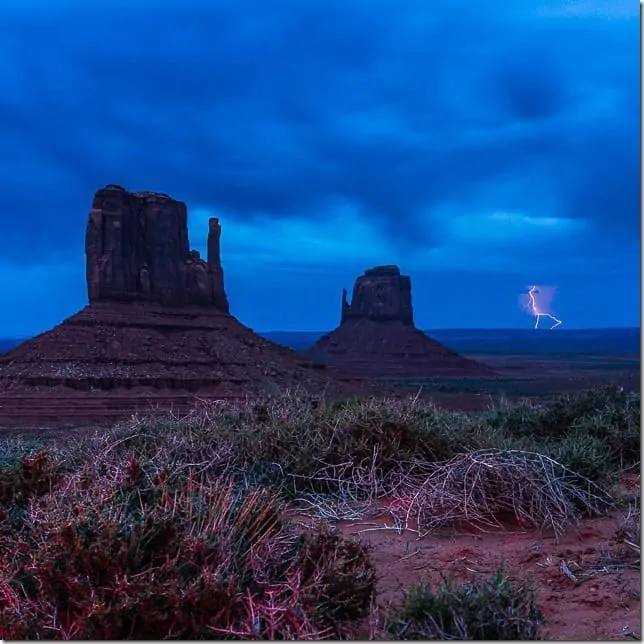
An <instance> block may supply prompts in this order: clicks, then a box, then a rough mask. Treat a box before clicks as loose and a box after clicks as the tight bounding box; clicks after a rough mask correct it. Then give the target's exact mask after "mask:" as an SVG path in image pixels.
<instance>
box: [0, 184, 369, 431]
mask: <svg viewBox="0 0 644 644" xmlns="http://www.w3.org/2000/svg"><path fill="white" fill-rule="evenodd" d="M220 234H221V227H220V225H219V222H218V221H217V219H210V222H209V230H208V253H207V258H206V260H203V259H201V258H200V256H199V253H198V252H196V251H193V250H190V247H189V241H188V226H187V211H186V206H185V204H183V203H182V202H180V201H176V200H175V199H172V198H171V197H169V196H168V195H165V194H158V193H153V192H135V193H133V192H128V191H127V190H125V189H124V188H121V187H120V186H116V185H108V186H107V187H105V188H103V189H101V190H98V192H96V194H95V195H94V199H93V202H92V208H91V211H90V213H89V217H88V222H87V229H86V238H85V251H86V257H87V264H86V270H87V291H88V298H89V305H88V306H86V307H85V308H84V309H82V310H81V311H80V312H78V313H76V314H75V315H73V316H71V317H70V318H68V319H66V320H64V321H63V322H62V323H61V324H59V325H58V326H56V327H54V328H53V329H51V330H50V331H47V332H46V333H43V334H41V335H39V336H36V337H35V338H33V339H31V340H29V341H27V342H24V343H23V344H21V345H19V346H18V347H16V348H15V349H13V350H11V351H9V352H8V353H6V354H4V355H1V356H0V427H23V426H24V427H27V426H39V427H42V426H47V425H50V424H51V425H58V424H61V423H65V424H66V423H69V424H78V423H80V422H91V421H97V422H98V421H114V420H116V419H118V418H122V417H126V416H128V415H130V414H132V413H134V412H136V411H142V412H148V411H149V409H150V405H152V406H156V407H159V408H172V409H174V410H176V411H178V412H183V411H187V410H189V409H190V408H192V406H193V405H194V403H195V400H196V399H195V397H196V396H197V397H199V398H204V399H217V400H219V399H222V400H228V399H241V398H245V397H254V396H257V395H265V394H270V393H277V392H279V391H284V390H285V389H288V390H291V391H293V390H295V389H297V388H299V389H304V390H305V391H310V392H322V391H324V392H325V394H326V395H327V396H339V397H345V396H351V395H353V394H360V393H364V392H365V386H364V385H362V384H360V383H358V382H357V381H353V382H351V381H350V379H349V380H345V381H341V379H336V378H334V377H332V376H333V375H338V374H337V373H336V372H334V371H333V369H331V370H329V369H323V370H319V369H316V370H313V369H311V368H310V367H309V366H308V365H307V363H306V362H305V361H304V360H303V358H302V356H301V355H299V354H297V353H296V352H295V351H292V350H291V349H287V348H285V347H282V346H280V345H278V344H275V343H273V342H270V341H268V340H266V339H264V338H262V337H260V336H259V335H257V334H256V333H254V332H253V331H252V330H251V329H249V328H248V327H246V326H244V325H243V324H241V323H240V322H239V321H238V320H237V319H236V318H234V317H233V316H232V315H230V313H229V304H228V298H227V297H226V292H225V289H224V276H223V270H222V266H221V260H220V253H219V238H220ZM367 391H368V390H367Z"/></svg>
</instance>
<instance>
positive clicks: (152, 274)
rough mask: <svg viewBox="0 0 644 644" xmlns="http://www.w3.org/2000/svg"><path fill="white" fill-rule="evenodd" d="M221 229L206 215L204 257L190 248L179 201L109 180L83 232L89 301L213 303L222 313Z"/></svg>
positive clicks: (97, 196) (224, 302) (225, 308)
mask: <svg viewBox="0 0 644 644" xmlns="http://www.w3.org/2000/svg"><path fill="white" fill-rule="evenodd" d="M220 235H221V227H220V226H219V222H218V220H217V219H214V218H213V219H210V222H209V231H208V258H207V261H204V260H202V259H201V258H200V257H199V253H198V252H197V251H194V250H193V251H191V250H190V248H189V242H188V223H187V212H186V206H185V204H184V203H182V202H180V201H176V200H175V199H172V198H170V197H169V196H168V195H164V194H156V193H150V192H137V193H132V192H128V191H127V190H124V189H123V188H121V187H120V186H114V185H109V186H107V187H106V188H103V189H101V190H99V191H98V192H96V194H95V195H94V201H93V203H92V209H91V211H90V213H89V219H88V222H87V230H86V235H85V253H86V256H87V292H88V296H89V301H90V304H91V303H94V302H109V301H120V302H124V301H147V302H157V303H160V304H167V305H175V306H182V305H200V306H215V307H217V308H218V309H220V310H222V311H224V312H226V313H227V312H228V309H229V307H228V298H227V297H226V292H225V290H224V276H223V270H222V268H221V259H220V255H219V237H220Z"/></svg>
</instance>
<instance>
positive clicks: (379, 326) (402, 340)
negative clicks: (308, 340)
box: [308, 266, 495, 378]
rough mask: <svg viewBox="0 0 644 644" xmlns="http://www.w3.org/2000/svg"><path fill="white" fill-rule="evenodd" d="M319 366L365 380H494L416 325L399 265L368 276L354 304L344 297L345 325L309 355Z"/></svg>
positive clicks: (407, 284)
mask: <svg viewBox="0 0 644 644" xmlns="http://www.w3.org/2000/svg"><path fill="white" fill-rule="evenodd" d="M308 354H309V356H310V357H311V359H312V360H314V361H319V362H322V363H324V364H330V365H334V366H336V367H338V368H340V369H342V371H343V372H345V373H348V374H352V375H355V376H360V377H364V378H407V377H410V378H411V377H441V376H445V377H451V376H456V377H458V376H493V375H495V373H494V371H493V370H492V369H490V368H489V367H488V366H487V365H484V364H482V363H480V362H476V361H475V360H470V359H468V358H464V357H463V356H460V355H459V354H457V353H455V352H454V351H452V350H451V349H448V348H447V347H446V346H444V345H442V344H440V343H439V342H436V340H432V339H431V338H430V337H429V336H427V335H426V334H425V333H423V332H422V331H420V330H419V329H417V328H416V327H415V326H414V313H413V308H412V302H411V280H410V279H409V277H408V276H406V275H401V274H400V269H399V268H398V267H397V266H378V267H376V268H372V269H369V270H367V271H365V273H364V275H362V276H361V277H359V278H358V279H357V280H356V283H355V286H354V287H353V298H352V301H351V304H349V303H348V302H347V292H346V290H343V292H342V317H341V322H340V326H339V327H338V328H337V329H335V330H334V331H332V332H331V333H327V334H326V335H324V336H323V337H322V338H320V340H318V342H317V343H316V344H315V346H314V347H313V348H312V349H311V350H310V351H309V352H308Z"/></svg>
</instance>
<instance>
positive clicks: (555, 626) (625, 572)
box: [302, 512, 641, 641]
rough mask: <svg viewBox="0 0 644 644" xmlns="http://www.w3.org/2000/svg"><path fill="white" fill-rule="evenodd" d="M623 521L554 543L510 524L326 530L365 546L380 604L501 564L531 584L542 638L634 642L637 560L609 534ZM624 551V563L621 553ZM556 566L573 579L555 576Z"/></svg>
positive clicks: (593, 525)
mask: <svg viewBox="0 0 644 644" xmlns="http://www.w3.org/2000/svg"><path fill="white" fill-rule="evenodd" d="M622 516H623V513H622V512H615V513H614V514H613V515H611V516H610V517H607V518H601V519H584V520H581V521H580V523H579V525H578V526H576V527H573V528H571V529H569V530H568V531H567V532H566V534H564V535H563V536H562V537H560V538H559V539H558V540H557V539H556V538H555V537H554V536H553V535H539V534H537V533H535V532H528V531H524V530H521V529H520V527H519V526H518V525H512V524H511V523H506V524H505V525H504V526H503V527H500V528H499V529H498V530H496V529H495V530H492V531H490V530H489V529H487V530H486V531H485V532H482V531H481V530H480V529H474V528H471V527H470V528H468V527H466V526H461V527H460V528H458V529H454V528H451V529H446V530H444V531H440V532H435V533H432V534H431V535H428V536H425V537H423V538H422V539H419V538H418V536H417V534H416V533H414V532H413V531H411V530H408V531H405V530H402V531H401V530H397V529H395V528H394V527H393V521H392V520H391V518H389V519H387V518H386V517H384V516H383V517H380V518H379V519H377V520H367V521H340V522H332V526H333V527H334V529H337V530H338V531H339V532H340V533H342V534H343V535H345V536H349V537H351V538H355V539H358V540H360V541H362V542H363V543H367V544H370V545H371V547H372V549H373V550H372V558H373V561H374V563H375V565H376V569H377V571H378V574H379V577H380V579H379V583H378V591H379V599H378V601H379V603H380V605H381V606H387V604H388V603H389V602H392V601H393V602H398V601H399V600H400V599H401V597H402V590H403V589H404V588H408V587H409V586H410V585H413V584H415V583H418V582H419V581H423V580H424V581H427V580H431V581H432V582H433V583H434V582H436V583H438V582H440V581H441V573H442V574H443V575H447V576H454V577H455V578H456V579H458V580H461V581H466V580H467V581H476V579H483V578H488V577H490V576H491V575H493V574H494V573H495V572H496V570H497V569H498V568H499V566H500V565H501V564H503V566H504V568H505V570H506V571H507V572H508V573H509V574H510V576H511V577H513V578H516V577H524V576H528V577H532V578H533V579H534V584H535V588H536V591H537V602H538V604H539V606H540V607H541V609H542V611H543V614H544V625H543V629H542V637H544V638H545V639H548V640H595V641H597V640H621V641H628V640H630V639H640V633H641V602H640V590H641V582H640V572H639V569H637V568H636V567H635V566H634V565H633V564H634V562H635V561H636V559H637V556H636V555H635V553H634V552H633V551H632V550H628V549H627V547H626V546H625V545H624V544H623V543H621V542H620V541H619V540H618V538H617V536H616V532H617V528H618V525H619V522H620V519H621V517H622ZM302 522H303V523H304V524H306V523H308V522H307V521H306V520H303V521H302ZM309 525H310V523H309ZM624 552H626V555H625V556H626V557H627V560H625V559H624V555H622V554H620V553H624ZM617 561H620V562H622V563H621V565H617V564H616V562H617ZM625 561H629V562H630V563H631V565H630V566H626V565H624V562H625ZM562 562H565V566H567V570H568V571H570V573H572V575H574V576H575V577H576V579H577V581H574V580H573V579H571V578H570V577H569V576H567V575H566V574H565V573H564V572H563V571H562Z"/></svg>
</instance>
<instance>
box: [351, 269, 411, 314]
mask: <svg viewBox="0 0 644 644" xmlns="http://www.w3.org/2000/svg"><path fill="white" fill-rule="evenodd" d="M351 319H369V320H380V321H384V320H399V321H400V322H403V323H404V324H411V325H413V324H414V313H413V310H412V306H411V280H410V279H409V277H408V276H407V275H401V274H400V269H399V268H398V267H397V266H376V267H375V268H371V269H369V270H367V271H365V273H364V275H362V276H361V277H359V278H358V279H357V280H356V283H355V285H354V286H353V296H352V298H351V304H349V303H348V302H347V291H346V289H343V290H342V318H341V322H346V321H347V320H351Z"/></svg>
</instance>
